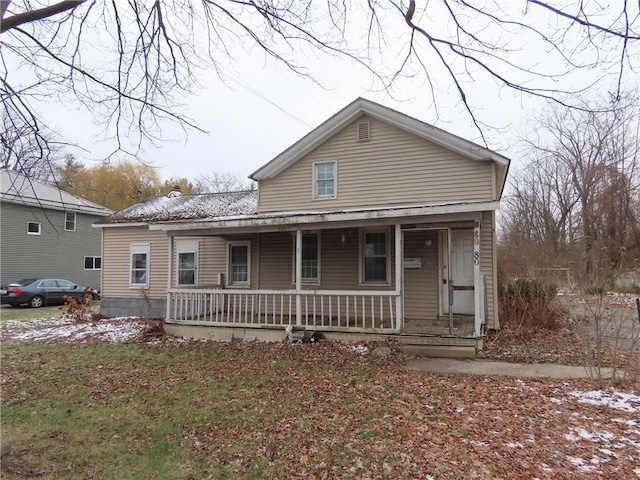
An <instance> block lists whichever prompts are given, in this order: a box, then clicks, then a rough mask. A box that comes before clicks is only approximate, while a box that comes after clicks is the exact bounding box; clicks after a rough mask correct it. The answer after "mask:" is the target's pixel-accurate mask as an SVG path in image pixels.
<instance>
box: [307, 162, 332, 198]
mask: <svg viewBox="0 0 640 480" xmlns="http://www.w3.org/2000/svg"><path fill="white" fill-rule="evenodd" d="M337 177H338V162H335V161H334V162H320V163H314V164H313V198H314V199H323V198H336V196H337V193H338V184H337Z"/></svg>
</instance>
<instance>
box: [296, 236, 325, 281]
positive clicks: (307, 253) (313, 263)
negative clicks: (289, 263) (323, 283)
mask: <svg viewBox="0 0 640 480" xmlns="http://www.w3.org/2000/svg"><path fill="white" fill-rule="evenodd" d="M295 244H296V242H295V238H294V239H293V283H295V281H296V250H295ZM302 281H303V282H304V283H318V282H319V281H320V236H319V235H318V234H317V233H316V232H308V233H303V234H302Z"/></svg>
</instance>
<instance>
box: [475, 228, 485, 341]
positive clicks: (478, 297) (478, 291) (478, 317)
mask: <svg viewBox="0 0 640 480" xmlns="http://www.w3.org/2000/svg"><path fill="white" fill-rule="evenodd" d="M481 283H482V278H481V275H480V226H479V225H476V226H475V227H474V229H473V297H474V298H473V305H474V312H475V318H474V331H475V334H476V337H479V336H480V327H481V325H482V315H483V313H484V312H483V308H482V284H481Z"/></svg>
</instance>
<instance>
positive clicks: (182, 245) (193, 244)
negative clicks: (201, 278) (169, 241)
mask: <svg viewBox="0 0 640 480" xmlns="http://www.w3.org/2000/svg"><path fill="white" fill-rule="evenodd" d="M198 247H199V242H198V241H197V240H196V241H191V240H189V241H184V240H180V241H178V242H177V244H176V274H175V277H176V278H175V281H176V285H178V286H179V287H182V286H185V287H187V286H193V287H196V286H198V271H199V269H198ZM181 253H193V254H194V258H193V263H194V265H193V270H194V275H193V281H194V283H180V254H181Z"/></svg>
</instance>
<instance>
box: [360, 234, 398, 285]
mask: <svg viewBox="0 0 640 480" xmlns="http://www.w3.org/2000/svg"><path fill="white" fill-rule="evenodd" d="M366 233H384V234H385V250H386V251H385V255H386V257H387V262H386V263H387V268H386V269H387V279H386V280H385V281H384V282H372V281H368V282H365V280H364V240H365V234H366ZM358 267H359V278H358V282H359V283H358V284H359V285H360V286H365V285H381V286H390V285H391V232H390V229H389V227H383V228H375V227H373V228H361V229H360V241H359V248H358Z"/></svg>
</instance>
